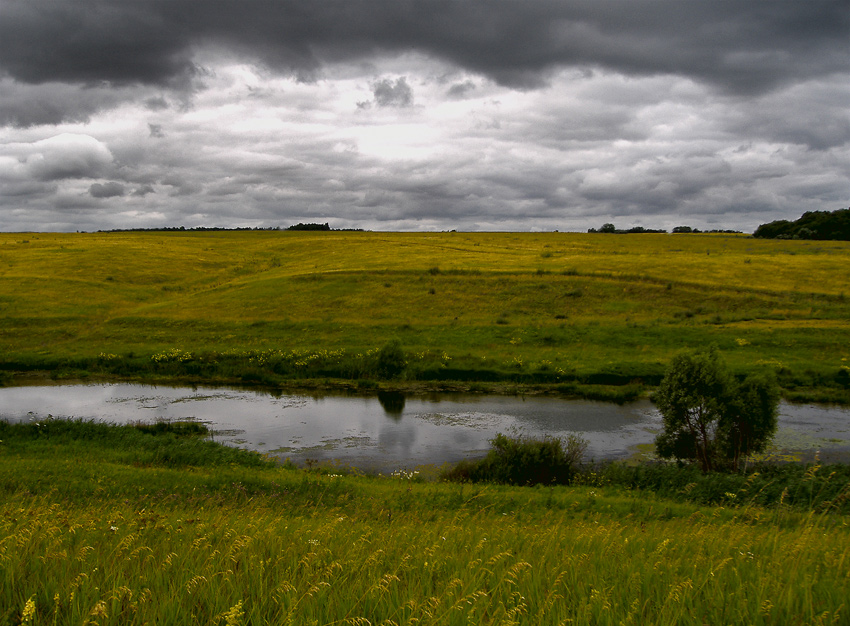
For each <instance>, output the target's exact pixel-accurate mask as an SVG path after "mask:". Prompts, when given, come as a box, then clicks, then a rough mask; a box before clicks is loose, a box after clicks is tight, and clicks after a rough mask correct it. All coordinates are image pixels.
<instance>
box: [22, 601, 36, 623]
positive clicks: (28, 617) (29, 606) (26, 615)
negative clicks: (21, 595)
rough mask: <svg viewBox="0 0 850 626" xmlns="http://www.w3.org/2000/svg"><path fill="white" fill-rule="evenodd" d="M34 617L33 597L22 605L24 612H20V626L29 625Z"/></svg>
mask: <svg viewBox="0 0 850 626" xmlns="http://www.w3.org/2000/svg"><path fill="white" fill-rule="evenodd" d="M34 617H35V601H34V600H33V596H30V599H29V600H27V601H26V602H25V603H24V610H23V611H22V612H21V624H29V623H30V622H31V621H32V620H33V618H34Z"/></svg>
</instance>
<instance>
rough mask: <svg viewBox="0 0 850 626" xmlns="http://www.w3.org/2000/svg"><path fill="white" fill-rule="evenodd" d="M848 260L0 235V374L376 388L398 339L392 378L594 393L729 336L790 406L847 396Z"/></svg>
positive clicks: (839, 256)
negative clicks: (353, 383) (371, 384)
mask: <svg viewBox="0 0 850 626" xmlns="http://www.w3.org/2000/svg"><path fill="white" fill-rule="evenodd" d="M848 263H850V243H847V242H820V241H818V242H815V241H777V240H763V239H753V238H750V237H746V236H741V235H718V234H712V235H696V234H687V235H666V234H637V235H604V234H578V233H368V232H286V231H282V232H278V231H214V232H181V231H178V232H121V233H73V234H48V233H29V234H20V233H13V234H8V233H4V234H0V322H2V324H0V368H2V369H3V370H5V371H6V372H9V373H20V372H38V371H40V372H49V373H51V375H53V376H55V377H64V376H74V377H78V376H85V375H103V376H113V377H116V376H125V377H131V378H155V377H159V378H163V377H164V378H180V379H184V380H185V379H191V380H201V381H209V382H239V381H241V382H258V383H265V384H285V383H292V382H293V381H295V382H298V381H300V382H302V383H304V382H305V381H313V382H315V381H317V380H318V381H325V380H330V381H339V380H359V381H361V384H364V382H363V381H370V380H374V379H376V378H378V377H379V376H378V371H379V368H378V367H377V365H376V360H377V358H378V351H379V350H380V349H381V348H382V347H383V346H385V345H386V344H387V343H388V342H390V341H391V340H398V342H400V344H401V346H402V349H403V350H404V353H405V358H406V361H407V365H406V368H405V371H404V372H403V373H402V374H401V376H400V377H399V380H398V381H396V383H395V384H397V385H399V384H401V385H403V384H407V385H413V384H417V383H421V384H430V385H434V384H438V383H439V384H448V383H454V384H457V385H465V386H470V385H472V386H473V387H475V386H476V385H477V386H478V387H476V388H480V387H481V386H484V387H485V388H486V385H487V384H508V383H509V384H545V385H549V386H550V388H553V389H556V390H560V391H562V392H564V393H587V392H588V389H589V387H588V386H593V385H614V386H626V387H628V386H629V383H634V384H632V385H631V387H629V388H630V389H631V390H632V391H634V389H639V386H638V383H645V384H652V383H653V382H655V381H657V380H658V378H659V377H660V375H661V374H662V373H663V371H664V368H665V366H666V364H667V362H668V361H669V360H670V358H671V357H672V355H674V354H675V353H677V352H678V351H680V350H682V349H685V348H694V347H705V346H706V345H708V344H710V343H716V344H717V345H718V346H719V347H720V349H721V351H722V352H723V354H724V357H725V358H726V359H727V361H728V362H729V363H730V365H731V366H732V368H733V369H735V370H736V371H740V372H743V371H748V370H751V369H753V368H768V369H771V370H773V371H775V372H776V373H777V374H778V376H779V380H780V383H781V384H782V385H783V387H784V389H785V393H786V396H788V397H791V398H798V399H801V398H806V397H809V398H820V399H834V400H843V401H847V400H848V398H850V396H848V385H849V384H850V376H848V367H850V361H848V360H847V359H848V357H850V351H849V350H848V349H847V347H846V346H848V345H850V303H848V301H847V297H846V294H848V293H850V273H848V272H847V271H846V268H847V267H848ZM7 375H8V374H7ZM590 388H592V387H590ZM611 393H612V394H614V395H616V390H615V391H611Z"/></svg>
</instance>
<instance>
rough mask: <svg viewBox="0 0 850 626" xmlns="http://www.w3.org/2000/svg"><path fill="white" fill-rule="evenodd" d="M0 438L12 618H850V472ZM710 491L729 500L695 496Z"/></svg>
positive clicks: (62, 429) (73, 428)
mask: <svg viewBox="0 0 850 626" xmlns="http://www.w3.org/2000/svg"><path fill="white" fill-rule="evenodd" d="M0 439H2V442H0V625H3V626H5V625H7V624H8V625H12V624H14V625H16V626H17V625H18V624H22V623H23V624H39V625H41V624H62V625H65V624H68V625H70V624H99V625H104V626H105V625H107V624H110V625H111V624H114V625H122V626H123V625H129V624H140V625H141V624H203V625H208V624H216V625H218V624H221V625H225V626H235V625H247V624H253V625H260V624H298V625H302V624H303V625H311V624H312V625H317V626H319V625H321V626H329V625H331V624H334V625H338V624H352V625H354V624H356V625H360V626H366V625H375V626H378V625H384V626H393V625H395V626H401V625H403V624H410V625H412V624H420V625H421V624H433V625H439V626H442V625H446V624H448V625H452V624H457V625H461V624H484V625H489V624H503V625H507V624H529V625H538V624H541V625H548V624H588V625H590V624H594V625H609V624H610V625H612V626H618V625H620V624H635V625H644V624H657V625H668V624H669V625H671V626H672V625H674V624H675V625H679V624H682V625H684V624H695V625H701V624H756V625H771V624H824V625H826V624H844V623H847V614H848V611H850V605H848V601H847V599H848V597H850V526H848V523H847V520H848V518H847V505H848V498H850V491H848V486H847V479H846V471H845V472H844V478H841V479H838V478H837V476H836V475H835V474H832V473H831V472H830V470H829V468H826V467H823V468H819V467H818V466H811V467H809V468H808V470H806V471H805V472H802V471H801V472H799V479H798V480H797V481H796V482H794V483H787V484H786V482H783V481H786V479H783V478H781V477H779V478H768V479H767V480H766V481H765V482H764V483H763V484H762V485H761V486H758V484H757V482H755V481H756V480H757V478H758V477H757V476H754V475H751V477H750V478H747V479H746V480H744V479H743V477H742V479H741V480H739V482H738V486H737V487H731V486H726V487H723V486H719V485H718V484H716V481H718V480H721V479H722V480H725V479H727V478H730V477H722V476H709V477H705V480H703V479H702V478H698V477H695V478H694V481H693V482H689V483H688V484H686V485H684V486H683V487H682V488H681V489H675V492H674V493H673V494H672V495H671V496H670V497H669V498H661V497H659V496H658V495H656V494H654V493H652V492H650V491H645V490H644V491H641V490H636V489H633V488H627V487H625V486H621V485H616V484H606V481H605V480H604V479H601V478H600V477H598V476H596V475H595V474H593V473H592V472H591V473H589V474H585V475H584V479H585V483H586V484H584V485H582V486H573V487H563V486H558V487H536V488H534V487H508V486H499V485H469V484H449V483H427V482H418V480H417V478H416V477H414V476H413V475H412V474H399V475H397V476H396V477H386V478H374V477H372V478H369V477H361V476H346V475H336V474H334V473H332V472H331V471H327V470H325V471H321V472H308V471H305V470H297V469H291V468H285V467H278V466H275V465H274V464H273V463H270V462H267V461H264V460H263V459H262V458H260V457H259V456H258V455H256V454H254V453H250V452H245V451H241V450H235V449H229V448H224V447H222V446H218V445H216V444H213V443H211V442H205V441H200V440H198V439H196V438H194V437H186V436H176V435H173V434H171V433H170V432H167V431H166V432H147V433H142V432H140V431H139V430H138V429H135V428H133V427H129V426H128V427H120V428H118V427H108V426H105V425H95V424H91V423H76V424H71V425H70V426H69V425H68V424H67V423H63V422H54V421H49V422H45V423H41V424H26V425H19V426H9V425H3V424H0ZM670 469H673V470H675V469H676V468H670ZM686 480H690V479H686ZM839 480H840V482H841V483H842V484H843V486H842V484H836V481H839ZM697 483H701V484H697ZM702 483H705V485H703V484H702ZM712 485H714V486H713V487H712ZM783 485H785V487H784V488H783ZM718 486H719V493H718V494H717V497H719V498H720V499H721V500H722V504H721V505H714V506H709V505H706V504H700V503H699V500H700V498H698V497H696V495H695V494H696V493H697V492H698V491H700V490H703V489H704V488H708V489H713V490H714V491H718V489H717V488H718ZM831 486H836V487H837V490H835V491H833V495H831V496H830V497H829V500H825V499H823V498H820V497H819V496H820V494H821V493H822V492H823V491H824V490H825V489H827V488H829V487H831ZM769 489H774V490H776V491H777V492H781V494H780V495H779V496H778V498H777V499H776V500H775V501H774V503H773V504H772V505H770V506H769V507H762V506H760V505H758V504H755V501H756V500H757V499H758V498H759V496H760V494H761V493H763V492H764V491H766V490H769ZM705 493H707V492H705ZM842 511H843V513H842Z"/></svg>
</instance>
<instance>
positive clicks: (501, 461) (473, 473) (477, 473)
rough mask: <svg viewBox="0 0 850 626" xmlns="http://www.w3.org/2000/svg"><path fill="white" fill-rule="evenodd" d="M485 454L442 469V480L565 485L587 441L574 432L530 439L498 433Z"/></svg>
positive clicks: (571, 475)
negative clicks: (448, 468)
mask: <svg viewBox="0 0 850 626" xmlns="http://www.w3.org/2000/svg"><path fill="white" fill-rule="evenodd" d="M490 445H491V449H490V451H489V452H488V453H487V456H486V457H484V458H483V459H481V460H478V461H461V462H460V463H458V464H457V465H455V466H454V467H453V468H452V469H450V470H449V471H447V472H444V473H443V475H442V478H443V479H444V480H450V481H458V482H466V481H469V482H494V483H506V484H511V485H539V484H543V485H552V484H558V485H566V484H569V483H570V481H571V480H572V478H573V476H574V475H575V474H576V472H577V470H578V464H579V463H580V462H581V458H582V456H583V455H584V452H585V450H586V449H587V441H585V440H584V439H582V438H581V437H577V436H575V435H569V436H568V437H566V439H564V438H562V437H549V436H546V437H544V438H543V439H533V438H530V437H525V436H516V437H508V436H507V435H503V434H502V433H498V434H497V435H496V436H495V437H494V438H493V439H492V440H491V441H490Z"/></svg>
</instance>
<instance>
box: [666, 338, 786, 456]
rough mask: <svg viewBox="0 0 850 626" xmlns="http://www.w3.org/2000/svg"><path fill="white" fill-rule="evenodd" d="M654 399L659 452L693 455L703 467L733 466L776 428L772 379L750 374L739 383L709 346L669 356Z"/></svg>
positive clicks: (767, 440)
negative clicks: (658, 415) (659, 425)
mask: <svg viewBox="0 0 850 626" xmlns="http://www.w3.org/2000/svg"><path fill="white" fill-rule="evenodd" d="M655 401H656V404H657V406H658V410H659V411H661V415H662V417H663V418H664V432H662V433H661V434H660V435H658V437H657V438H656V440H655V447H656V451H657V453H658V455H659V456H661V457H664V458H675V459H678V460H694V461H697V462H698V463H699V464H700V466H701V467H702V470H703V471H704V472H709V471H712V470H717V469H723V468H727V467H732V468H733V469H738V467H739V464H740V463H741V461H742V460H743V459H744V458H746V456H747V455H749V454H752V453H754V452H761V451H763V450H764V449H765V448H766V447H767V445H768V444H769V443H770V440H771V439H772V437H773V435H774V433H775V432H776V421H777V406H778V404H779V393H778V391H777V388H776V384H775V382H773V381H772V380H770V379H769V378H767V377H764V376H759V375H751V376H749V377H747V378H746V379H745V380H744V381H743V382H740V383H739V382H738V381H737V380H735V378H734V377H733V376H732V375H731V374H730V373H729V371H728V370H727V368H726V365H725V363H724V362H723V360H722V359H721V357H720V354H719V352H718V351H717V349H716V348H714V347H712V348H711V349H710V350H709V351H707V352H695V353H690V354H681V355H679V356H677V357H676V358H675V359H673V362H672V363H671V364H670V368H669V369H668V371H667V373H666V374H665V376H664V379H663V380H662V381H661V385H660V386H659V388H658V391H657V392H656V394H655Z"/></svg>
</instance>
